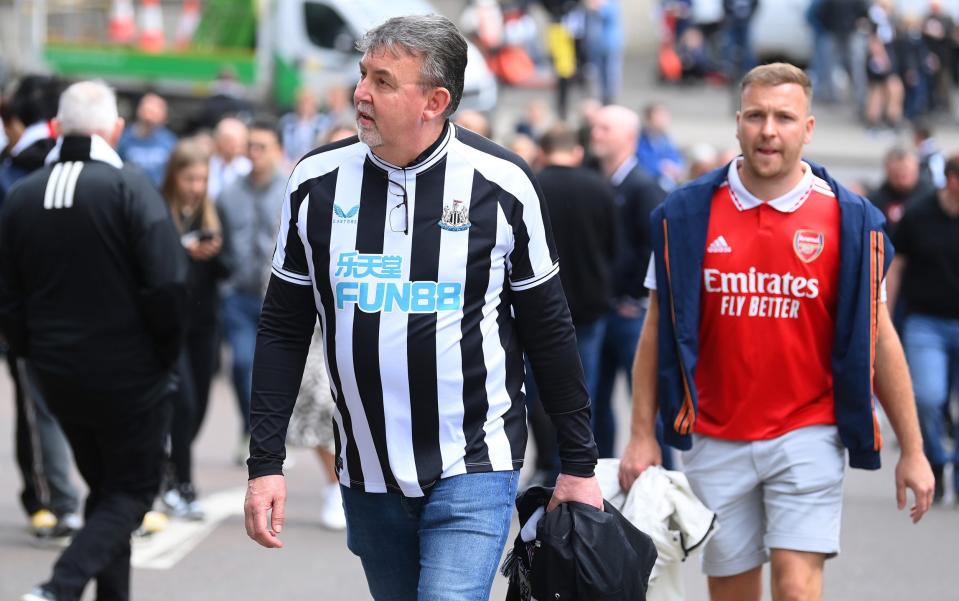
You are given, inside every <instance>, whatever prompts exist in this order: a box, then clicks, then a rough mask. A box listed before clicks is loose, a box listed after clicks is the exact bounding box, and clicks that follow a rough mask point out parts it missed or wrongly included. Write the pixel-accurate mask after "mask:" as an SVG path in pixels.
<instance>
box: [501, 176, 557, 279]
mask: <svg viewBox="0 0 959 601" xmlns="http://www.w3.org/2000/svg"><path fill="white" fill-rule="evenodd" d="M517 201H518V202H517V203H516V204H515V205H514V210H513V211H512V215H511V216H510V217H511V219H510V221H511V224H512V227H513V248H512V250H511V251H510V253H509V257H508V258H509V281H510V288H512V289H513V290H514V291H517V292H519V291H522V290H529V289H530V288H535V287H536V286H539V285H540V284H542V283H543V282H545V281H547V280H549V279H550V278H552V277H553V276H555V275H556V274H557V273H559V256H558V253H557V251H556V245H555V244H554V242H553V233H552V228H551V227H550V223H549V215H548V212H547V211H546V210H545V206H544V202H543V193H542V191H541V190H540V189H539V184H537V183H536V182H535V181H533V180H529V185H528V186H525V185H524V186H523V189H522V190H521V192H520V197H519V198H517Z"/></svg>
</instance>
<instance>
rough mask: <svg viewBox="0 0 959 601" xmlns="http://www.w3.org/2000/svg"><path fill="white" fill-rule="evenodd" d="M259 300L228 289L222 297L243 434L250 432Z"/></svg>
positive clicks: (256, 296)
mask: <svg viewBox="0 0 959 601" xmlns="http://www.w3.org/2000/svg"><path fill="white" fill-rule="evenodd" d="M262 303H263V298H262V297H261V296H259V295H254V294H245V293H242V292H231V293H230V294H228V295H227V296H226V297H225V298H224V299H223V331H224V334H225V335H226V340H227V342H228V343H229V344H230V349H231V350H232V351H233V388H234V390H236V400H237V402H238V404H239V408H240V414H241V415H242V417H243V431H244V432H246V433H249V432H250V394H251V390H252V388H253V351H254V349H255V348H256V324H257V322H258V321H259V320H260V308H261V307H262Z"/></svg>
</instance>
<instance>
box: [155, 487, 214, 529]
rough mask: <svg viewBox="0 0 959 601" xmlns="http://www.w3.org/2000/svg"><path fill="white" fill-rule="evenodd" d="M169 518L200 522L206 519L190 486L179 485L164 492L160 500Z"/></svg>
mask: <svg viewBox="0 0 959 601" xmlns="http://www.w3.org/2000/svg"><path fill="white" fill-rule="evenodd" d="M160 500H161V501H162V502H163V505H164V506H166V514H167V515H168V516H170V517H171V518H179V519H184V520H192V521H200V520H203V519H204V518H205V517H206V512H204V511H203V506H202V505H200V502H199V501H197V500H196V491H195V490H194V489H193V485H192V484H180V485H179V486H177V487H176V488H171V489H170V490H168V491H166V493H164V494H163V496H162V497H161V499H160Z"/></svg>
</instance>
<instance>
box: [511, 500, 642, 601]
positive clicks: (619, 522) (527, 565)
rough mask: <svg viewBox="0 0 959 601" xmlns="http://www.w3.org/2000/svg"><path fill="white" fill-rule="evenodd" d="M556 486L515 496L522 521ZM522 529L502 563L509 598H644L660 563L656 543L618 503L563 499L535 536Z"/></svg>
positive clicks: (577, 600) (513, 600)
mask: <svg viewBox="0 0 959 601" xmlns="http://www.w3.org/2000/svg"><path fill="white" fill-rule="evenodd" d="M552 496H553V489H552V488H544V487H542V486H534V487H532V488H530V489H529V490H527V491H526V492H525V493H523V494H522V495H520V497H519V498H517V499H516V510H517V512H518V513H519V523H520V526H521V527H523V526H526V523H527V522H528V521H529V520H530V518H531V517H533V516H534V515H535V514H536V512H537V510H539V509H540V508H542V507H545V506H546V505H547V504H548V503H549V500H550V498H551V497H552ZM522 536H523V533H522V531H521V532H520V533H519V534H517V535H516V540H515V542H514V544H513V549H512V550H511V551H510V553H509V555H507V557H506V560H505V561H504V562H503V567H502V573H503V575H504V576H507V577H508V578H509V579H510V585H509V590H508V591H507V593H506V600H507V601H528V600H529V599H531V598H536V599H561V600H562V601H598V600H602V601H642V600H643V599H645V598H646V588H647V586H648V584H649V575H650V573H651V572H652V570H653V565H654V564H655V563H656V557H657V552H656V545H655V544H653V540H652V539H651V538H650V537H649V536H647V535H646V534H644V533H643V532H640V531H639V530H638V529H637V528H636V527H635V526H633V525H632V524H631V523H630V522H629V520H627V519H626V518H625V517H623V515H622V514H621V513H619V511H617V510H616V508H615V507H613V506H612V505H610V504H609V503H608V502H605V501H604V508H603V511H599V510H597V509H596V508H595V507H591V506H589V505H583V504H582V503H561V504H560V505H559V506H558V507H557V508H556V509H554V510H553V511H551V512H548V513H546V514H544V515H543V516H542V517H541V518H540V519H539V523H538V524H537V525H536V537H535V539H534V540H531V541H529V542H524V541H523V539H522Z"/></svg>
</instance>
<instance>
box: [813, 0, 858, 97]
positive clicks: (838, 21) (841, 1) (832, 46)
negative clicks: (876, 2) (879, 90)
mask: <svg viewBox="0 0 959 601" xmlns="http://www.w3.org/2000/svg"><path fill="white" fill-rule="evenodd" d="M868 10H869V7H868V5H867V2H866V0H815V1H814V2H812V3H811V4H810V7H809V11H808V15H807V16H808V19H809V20H810V21H812V22H814V23H815V25H814V27H818V28H819V30H821V32H822V35H821V37H820V38H819V39H817V41H816V44H815V45H814V47H813V52H814V60H813V68H814V74H815V78H816V80H815V82H814V83H815V89H816V100H823V101H825V102H836V101H837V100H839V91H838V90H837V89H836V80H835V75H836V73H835V72H836V66H837V62H838V66H839V67H840V68H842V69H843V71H845V72H846V77H847V78H848V81H849V82H850V83H851V84H852V100H853V102H854V104H855V106H856V107H857V109H861V108H862V106H863V105H864V104H865V101H866V73H865V69H864V67H863V65H862V63H861V62H859V61H857V60H856V50H855V46H856V44H857V36H859V35H860V34H859V29H860V27H861V26H862V24H864V23H865V20H866V19H867V15H868Z"/></svg>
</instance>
